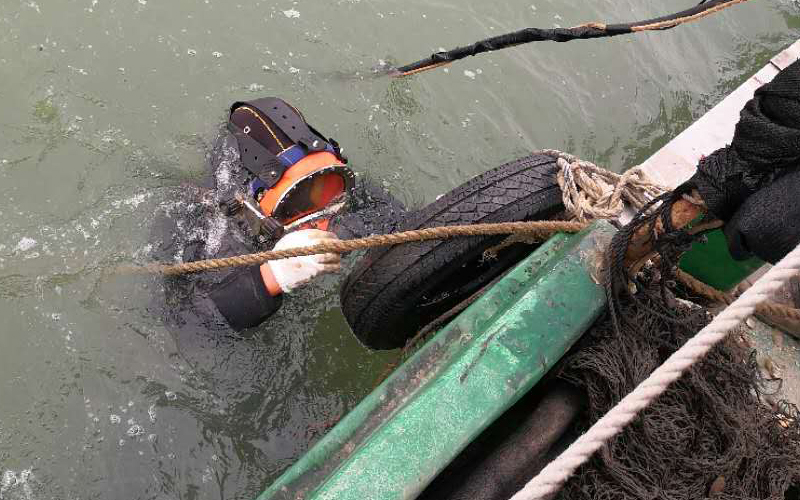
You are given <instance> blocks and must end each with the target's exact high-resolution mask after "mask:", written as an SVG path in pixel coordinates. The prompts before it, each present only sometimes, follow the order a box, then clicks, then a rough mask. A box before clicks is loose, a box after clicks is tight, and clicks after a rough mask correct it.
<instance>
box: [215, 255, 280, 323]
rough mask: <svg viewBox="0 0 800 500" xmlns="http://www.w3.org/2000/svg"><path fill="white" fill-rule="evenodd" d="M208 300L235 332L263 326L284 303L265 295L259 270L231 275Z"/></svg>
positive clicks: (278, 297)
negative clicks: (211, 301) (212, 302)
mask: <svg viewBox="0 0 800 500" xmlns="http://www.w3.org/2000/svg"><path fill="white" fill-rule="evenodd" d="M209 296H210V297H211V300H213V301H214V304H215V305H216V306H217V309H218V310H219V312H220V313H221V314H222V316H224V317H225V319H226V320H227V321H228V324H230V326H231V328H233V329H234V330H236V331H240V330H244V329H245V328H251V327H254V326H257V325H259V324H261V323H263V322H264V320H266V319H267V318H268V317H270V316H271V315H272V314H273V313H275V311H277V310H278V309H279V308H280V306H281V303H282V302H283V299H282V297H281V296H277V297H273V296H271V295H270V294H269V292H267V287H266V285H264V280H263V279H262V277H261V269H260V266H250V267H246V268H244V269H239V270H236V271H234V272H233V273H231V274H230V275H229V276H228V277H227V278H225V279H224V280H223V281H222V283H220V284H219V285H217V286H216V287H215V289H214V290H212V291H211V292H210V293H209Z"/></svg>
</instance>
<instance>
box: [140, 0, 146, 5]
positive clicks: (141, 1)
mask: <svg viewBox="0 0 800 500" xmlns="http://www.w3.org/2000/svg"><path fill="white" fill-rule="evenodd" d="M139 5H147V0H139Z"/></svg>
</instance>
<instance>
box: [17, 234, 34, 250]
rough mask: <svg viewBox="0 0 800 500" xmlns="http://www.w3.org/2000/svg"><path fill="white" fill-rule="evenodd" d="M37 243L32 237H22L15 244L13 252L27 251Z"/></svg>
mask: <svg viewBox="0 0 800 500" xmlns="http://www.w3.org/2000/svg"><path fill="white" fill-rule="evenodd" d="M36 245H37V241H36V240H34V239H33V238H28V237H27V236H25V237H23V238H22V239H21V240H19V243H17V246H16V247H14V251H15V252H27V251H28V250H30V249H32V248H33V247H35V246H36Z"/></svg>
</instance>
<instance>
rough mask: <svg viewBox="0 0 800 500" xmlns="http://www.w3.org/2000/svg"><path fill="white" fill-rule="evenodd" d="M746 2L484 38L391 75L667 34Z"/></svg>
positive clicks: (716, 0)
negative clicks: (572, 44)
mask: <svg viewBox="0 0 800 500" xmlns="http://www.w3.org/2000/svg"><path fill="white" fill-rule="evenodd" d="M747 1H748V0H711V1H704V2H700V4H699V5H696V6H694V7H692V8H691V9H686V10H684V11H681V12H676V13H675V14H670V15H668V16H663V17H658V18H655V19H649V20H646V21H638V22H632V23H625V24H605V23H586V24H581V25H580V26H575V27H573V28H551V29H545V28H526V29H523V30H520V31H516V32H514V33H508V34H505V35H500V36H495V37H492V38H487V39H485V40H481V41H479V42H475V43H474V44H472V45H467V46H465V47H458V48H456V49H453V50H450V51H446V52H437V53H435V54H433V55H432V56H430V57H428V58H427V59H422V60H421V61H417V62H415V63H412V64H408V65H406V66H402V67H400V68H397V70H396V71H394V72H393V75H394V76H407V75H413V74H414V73H419V72H421V71H426V70H429V69H433V68H438V67H439V66H444V65H445V64H450V63H451V62H453V61H457V60H459V59H463V58H465V57H468V56H475V55H478V54H481V53H483V52H492V51H495V50H500V49H505V48H508V47H514V46H517V45H521V44H524V43H530V42H542V41H552V42H569V41H572V40H586V39H590V38H605V37H612V36H617V35H625V34H628V33H636V32H639V31H653V30H667V29H670V28H674V27H675V26H679V25H681V24H685V23H688V22H691V21H696V20H698V19H701V18H703V17H706V16H708V15H710V14H713V13H715V12H719V11H721V10H723V9H726V8H728V7H731V6H733V5H736V4H740V3H744V2H747Z"/></svg>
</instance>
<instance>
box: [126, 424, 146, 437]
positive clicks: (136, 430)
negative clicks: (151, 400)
mask: <svg viewBox="0 0 800 500" xmlns="http://www.w3.org/2000/svg"><path fill="white" fill-rule="evenodd" d="M127 434H128V437H136V436H141V435H142V434H144V427H142V426H141V425H139V424H133V425H132V426H130V427H129V428H128V432H127Z"/></svg>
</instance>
